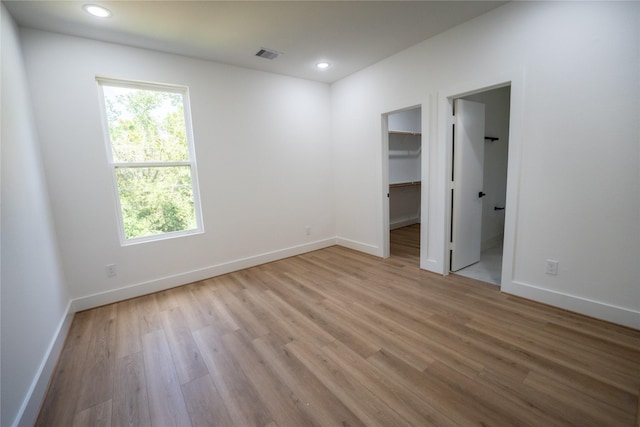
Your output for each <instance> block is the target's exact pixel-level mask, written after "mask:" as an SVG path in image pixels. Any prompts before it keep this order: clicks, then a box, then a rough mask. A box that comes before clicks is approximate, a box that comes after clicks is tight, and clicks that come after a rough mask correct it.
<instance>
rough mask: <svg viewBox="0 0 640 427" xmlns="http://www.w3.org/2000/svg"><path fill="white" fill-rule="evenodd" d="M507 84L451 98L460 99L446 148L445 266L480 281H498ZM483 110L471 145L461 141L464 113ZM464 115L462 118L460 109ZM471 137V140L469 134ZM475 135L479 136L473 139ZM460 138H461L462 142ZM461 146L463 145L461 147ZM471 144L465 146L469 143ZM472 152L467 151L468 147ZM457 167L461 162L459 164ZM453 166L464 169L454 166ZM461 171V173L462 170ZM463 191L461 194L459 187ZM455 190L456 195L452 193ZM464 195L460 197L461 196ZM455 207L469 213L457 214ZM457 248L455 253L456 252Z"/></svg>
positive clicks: (503, 209)
mask: <svg viewBox="0 0 640 427" xmlns="http://www.w3.org/2000/svg"><path fill="white" fill-rule="evenodd" d="M510 97H511V87H510V86H504V87H500V88H497V89H491V90H486V91H483V92H479V93H474V94H472V95H467V96H463V97H460V98H458V99H459V100H461V101H458V99H456V100H455V101H454V102H455V104H460V106H459V107H457V108H458V109H459V111H456V112H454V115H456V116H457V118H456V122H455V126H458V131H457V132H456V128H455V127H454V131H453V132H452V133H453V141H452V144H453V147H452V153H453V154H452V182H453V184H452V189H451V191H452V196H451V199H452V208H451V229H450V241H451V243H452V245H451V252H450V257H449V260H450V261H449V271H450V272H454V273H455V274H459V275H462V276H466V277H471V278H474V279H477V280H482V281H484V282H488V283H492V284H495V285H501V283H502V264H503V248H504V245H503V242H504V230H505V213H506V209H507V205H506V199H507V197H506V195H507V165H508V158H509V124H510ZM479 110H483V111H484V114H483V116H479V117H482V122H483V123H481V124H480V125H481V129H473V131H472V132H471V133H473V132H476V133H477V132H481V134H480V136H479V137H475V136H474V137H473V138H475V140H476V142H474V143H473V144H475V145H473V144H472V143H471V142H468V141H466V138H470V137H469V133H470V132H469V131H467V129H462V127H463V126H464V127H467V128H468V127H469V126H470V125H469V124H468V123H469V121H470V120H471V119H470V118H469V117H471V116H473V115H477V114H478V111H479ZM467 112H468V116H467V117H466V118H465V114H467ZM465 121H466V122H465ZM473 138H471V139H473ZM477 139H480V141H477ZM465 141H466V142H465ZM465 147H466V148H465ZM470 147H471V148H470ZM465 150H466V151H467V153H466V154H467V157H471V158H472V159H471V160H470V161H471V163H472V164H473V163H474V162H475V163H476V164H475V166H476V168H477V169H478V171H477V172H476V175H475V176H470V175H473V174H470V173H469V172H468V171H469V170H470V169H473V165H472V167H470V166H469V165H468V164H465V165H464V166H462V163H461V162H462V160H461V158H462V157H464V155H465ZM470 150H473V151H474V152H473V153H471V154H469V153H468V152H469V151H470ZM461 166H462V167H461ZM456 168H458V169H464V170H463V171H461V170H456ZM465 173H466V175H465ZM465 188H466V189H467V194H466V195H463V191H462V190H463V189H465ZM456 191H458V193H457V194H456V193H455V192H456ZM464 197H466V199H464ZM461 211H464V212H463V213H464V214H465V215H467V216H471V218H466V219H465V218H463V219H461V218H460V215H462V214H461ZM456 252H457V254H456Z"/></svg>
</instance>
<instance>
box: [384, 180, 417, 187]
mask: <svg viewBox="0 0 640 427" xmlns="http://www.w3.org/2000/svg"><path fill="white" fill-rule="evenodd" d="M417 185H422V181H409V182H396V183H394V184H389V188H398V187H413V186H417Z"/></svg>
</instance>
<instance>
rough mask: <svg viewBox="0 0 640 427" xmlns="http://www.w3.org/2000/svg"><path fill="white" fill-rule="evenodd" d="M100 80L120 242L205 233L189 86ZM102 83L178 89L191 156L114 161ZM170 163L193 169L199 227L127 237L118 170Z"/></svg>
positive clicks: (141, 87) (103, 84) (101, 107)
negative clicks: (152, 160) (173, 159)
mask: <svg viewBox="0 0 640 427" xmlns="http://www.w3.org/2000/svg"><path fill="white" fill-rule="evenodd" d="M96 82H97V84H98V93H99V96H100V102H99V104H100V113H101V115H102V123H103V132H104V141H105V147H106V151H107V161H108V166H109V169H110V174H111V178H112V183H113V194H114V197H115V206H116V216H117V219H118V235H119V238H120V245H121V246H128V245H134V244H138V243H145V242H154V241H158V240H166V239H172V238H176V237H182V236H191V235H194V234H202V233H204V225H203V221H202V208H201V204H200V189H199V185H198V170H197V167H196V152H195V148H194V147H195V145H194V141H193V128H192V124H191V102H190V99H189V88H188V87H187V86H181V85H174V84H166V83H152V82H145V81H136V80H124V79H117V78H110V77H102V76H96ZM103 86H116V87H123V88H130V89H141V90H152V91H158V92H169V93H179V94H181V95H182V104H183V111H184V124H185V133H186V139H187V147H188V150H189V160H188V161H182V162H137V163H134V162H114V160H113V148H112V146H111V135H110V134H109V123H108V119H107V110H106V105H105V104H106V103H105V97H104V90H103ZM171 166H189V167H190V171H191V192H192V194H193V208H194V214H195V220H196V227H195V228H191V229H189V230H180V231H171V232H167V233H159V234H154V235H151V236H143V237H133V238H127V237H126V235H125V229H124V218H123V215H122V205H121V203H120V192H119V190H118V180H117V175H116V170H117V169H118V168H142V167H171Z"/></svg>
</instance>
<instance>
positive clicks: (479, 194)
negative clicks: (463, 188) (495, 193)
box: [478, 191, 486, 197]
mask: <svg viewBox="0 0 640 427" xmlns="http://www.w3.org/2000/svg"><path fill="white" fill-rule="evenodd" d="M484 196H486V194H485V193H483V192H482V191H481V192H479V193H478V197H484Z"/></svg>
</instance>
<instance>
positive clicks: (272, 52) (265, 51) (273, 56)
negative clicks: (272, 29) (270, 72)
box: [256, 48, 282, 60]
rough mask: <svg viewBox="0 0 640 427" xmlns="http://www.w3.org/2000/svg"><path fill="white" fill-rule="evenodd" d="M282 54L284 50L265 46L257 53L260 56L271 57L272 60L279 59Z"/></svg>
mask: <svg viewBox="0 0 640 427" xmlns="http://www.w3.org/2000/svg"><path fill="white" fill-rule="evenodd" d="M280 55H282V52H278V51H276V50H273V49H265V48H261V49H260V50H259V51H258V52H257V53H256V56H259V57H260V58H265V59H271V60H273V59H277V58H278V57H279V56H280Z"/></svg>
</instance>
